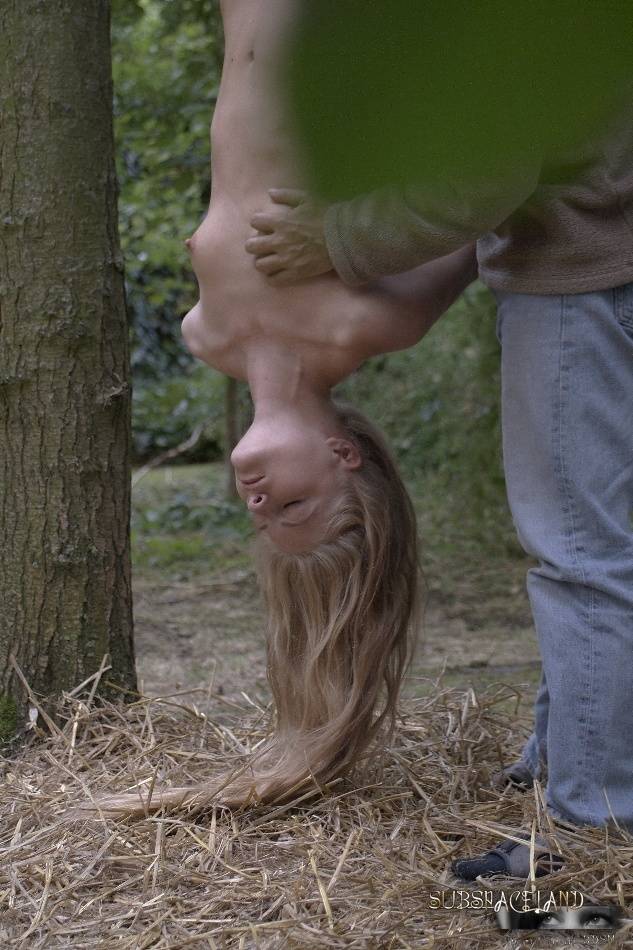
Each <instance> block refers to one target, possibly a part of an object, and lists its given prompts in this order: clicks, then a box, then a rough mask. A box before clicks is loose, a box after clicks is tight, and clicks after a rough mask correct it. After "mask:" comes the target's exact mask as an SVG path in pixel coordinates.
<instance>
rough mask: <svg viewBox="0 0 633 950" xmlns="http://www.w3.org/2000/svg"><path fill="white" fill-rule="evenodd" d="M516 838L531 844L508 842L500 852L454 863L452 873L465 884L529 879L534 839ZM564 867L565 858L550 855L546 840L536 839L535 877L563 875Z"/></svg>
mask: <svg viewBox="0 0 633 950" xmlns="http://www.w3.org/2000/svg"><path fill="white" fill-rule="evenodd" d="M516 837H517V838H522V839H523V840H524V841H527V844H520V843H519V842H517V841H510V840H506V841H504V842H503V843H502V844H500V845H498V846H497V847H496V848H492V849H491V850H490V851H486V853H485V854H483V855H481V857H478V858H463V859H461V860H460V861H453V863H452V864H451V870H452V871H453V873H454V874H455V875H456V876H457V877H461V878H462V879H463V880H465V881H474V880H475V879H476V878H478V877H491V876H492V875H493V874H504V875H505V876H507V877H520V878H524V879H527V878H528V877H529V876H530V835H527V834H524V833H523V832H519V833H518V834H517V835H516ZM563 863H564V859H563V857H562V855H560V854H554V853H553V852H552V851H550V850H549V846H548V845H547V844H546V842H545V841H543V839H542V838H538V837H537V838H536V839H535V842H534V875H535V877H543V876H544V875H546V874H552V873H553V872H554V871H560V869H561V868H562V866H563Z"/></svg>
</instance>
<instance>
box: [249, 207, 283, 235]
mask: <svg viewBox="0 0 633 950" xmlns="http://www.w3.org/2000/svg"><path fill="white" fill-rule="evenodd" d="M285 220H286V215H285V214H269V213H268V212H266V211H257V212H256V213H255V214H254V215H253V217H252V218H251V227H252V228H255V230H256V231H264V232H265V233H267V234H272V232H273V231H275V230H276V228H277V227H278V226H279V224H280V223H281V222H282V221H285Z"/></svg>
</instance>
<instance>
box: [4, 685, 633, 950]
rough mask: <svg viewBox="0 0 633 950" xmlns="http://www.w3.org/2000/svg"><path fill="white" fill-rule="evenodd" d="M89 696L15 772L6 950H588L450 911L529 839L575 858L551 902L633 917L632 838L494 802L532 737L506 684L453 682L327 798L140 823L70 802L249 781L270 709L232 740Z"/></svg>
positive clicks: (147, 709) (533, 808) (138, 705)
mask: <svg viewBox="0 0 633 950" xmlns="http://www.w3.org/2000/svg"><path fill="white" fill-rule="evenodd" d="M93 686H94V684H93ZM93 694H94V689H93V690H91V691H90V693H88V689H87V688H86V689H84V691H83V693H81V692H79V691H77V690H75V691H74V694H72V695H67V696H65V697H64V700H63V702H62V703H61V705H60V712H59V718H58V719H57V723H58V725H57V726H56V725H55V724H54V723H52V722H49V724H48V726H47V728H46V729H40V726H41V725H44V723H43V721H42V720H43V719H44V718H45V714H44V713H43V711H42V710H41V709H40V710H37V709H36V708H35V707H34V711H33V730H32V735H33V740H32V741H30V742H29V743H28V744H27V746H26V747H23V748H22V750H21V751H19V752H18V753H17V754H15V755H13V756H11V757H6V758H4V759H3V760H2V766H3V781H2V790H1V799H0V809H1V835H0V855H1V861H0V947H2V948H5V947H23V948H29V950H35V948H40V947H45V948H47V950H49V948H50V950H52V948H57V947H72V948H77V950H80V948H83V947H103V948H110V947H112V948H114V947H121V948H124V947H125V948H146V947H155V948H167V947H170V948H175V947H191V948H198V947H200V948H206V947H218V948H220V947H221V948H225V947H226V948H242V947H244V948H255V947H261V948H273V947H274V948H278V947H279V948H282V947H288V948H312V947H315V948H330V947H331V948H348V950H351V948H373V947H375V948H401V947H402V948H406V947H416V948H418V947H419V948H422V947H433V948H459V950H468V948H482V950H483V948H486V950H490V948H496V947H510V948H512V947H519V946H522V947H523V946H526V945H527V946H557V945H559V944H564V945H565V946H570V945H571V946H585V945H586V941H585V942H583V940H582V937H580V936H579V937H578V938H574V937H573V936H572V935H570V934H562V933H561V934H559V935H556V934H554V933H552V932H550V933H549V934H542V933H540V934H539V933H538V932H535V933H532V934H531V935H528V934H523V935H522V932H515V934H514V936H513V935H511V934H502V933H500V932H499V931H498V930H497V928H496V922H495V919H494V915H493V914H492V912H491V911H490V910H472V909H471V910H467V909H464V910H461V911H457V910H455V909H451V907H450V906H449V905H450V904H451V902H454V901H455V900H456V896H455V895H453V894H452V893H451V890H450V889H451V888H453V887H456V888H458V889H462V890H464V891H466V890H467V889H468V888H469V887H475V888H477V889H479V890H482V888H483V887H484V886H485V887H486V888H487V889H490V888H491V884H490V882H488V883H487V884H485V885H484V884H483V883H482V884H477V885H465V884H463V883H460V882H458V881H457V879H455V878H454V877H453V876H452V875H451V872H450V862H451V860H452V859H453V858H454V857H456V856H458V855H459V856H467V855H469V854H475V853H477V852H478V851H479V850H481V849H483V848H484V847H486V846H488V845H490V843H491V842H492V841H495V840H496V841H499V840H501V839H502V838H503V835H504V833H505V834H510V835H511V834H512V832H513V831H514V830H516V829H518V828H531V827H534V828H535V829H536V831H537V832H539V833H545V835H546V836H549V840H550V843H552V844H555V846H556V847H557V849H558V850H559V851H560V852H561V853H562V854H564V855H565V857H566V859H567V864H566V867H565V870H564V871H563V872H560V873H558V874H556V875H555V876H552V877H551V878H546V879H540V880H538V881H537V884H536V886H537V887H539V888H540V889H541V890H543V889H545V888H546V889H548V890H559V889H567V890H569V889H571V888H575V889H580V890H582V892H583V893H584V894H585V895H586V896H590V897H591V898H592V899H593V901H594V902H614V903H619V904H620V905H621V906H622V908H623V909H624V911H625V913H626V909H627V904H630V903H631V902H633V875H632V873H631V858H632V857H633V838H631V836H630V835H627V834H625V833H623V832H620V831H618V829H617V828H612V829H609V830H607V829H602V830H598V829H591V830H589V831H581V830H575V831H574V830H566V829H561V828H560V827H559V826H553V825H552V824H551V823H550V822H549V820H548V817H547V815H546V813H545V812H544V809H543V804H542V791H541V790H540V788H539V787H538V786H537V788H536V791H535V792H534V793H533V792H528V793H526V794H520V793H518V792H516V791H510V790H506V791H504V792H500V791H496V790H494V789H493V788H492V786H491V775H492V774H493V773H494V772H496V771H497V770H498V768H499V767H500V766H501V765H503V764H507V763H508V762H509V761H511V760H512V757H513V755H514V754H515V753H516V752H517V751H518V749H519V747H520V744H521V740H522V738H523V736H524V735H525V727H526V723H525V722H519V723H518V728H517V720H516V718H515V716H514V713H513V709H512V706H513V702H514V699H516V697H515V695H514V691H513V690H512V689H510V688H509V687H507V686H502V685H499V686H494V687H490V688H488V689H487V690H486V691H485V692H484V693H482V694H481V695H480V696H475V695H474V693H473V692H472V691H466V692H464V691H456V690H447V689H442V688H441V687H440V686H439V685H438V686H437V687H436V689H435V690H434V692H433V694H432V695H431V696H430V697H429V698H425V699H422V700H417V701H409V702H408V704H407V705H406V706H405V707H404V708H403V712H402V716H401V720H400V723H399V729H398V732H397V735H396V737H395V739H394V742H393V744H392V745H391V746H390V747H389V748H387V749H385V750H384V756H383V757H382V761H381V757H380V756H378V755H376V754H374V755H373V756H372V757H370V759H369V760H368V761H367V762H366V763H365V765H364V767H363V770H359V771H358V772H357V774H356V775H354V776H350V777H349V778H348V779H345V780H339V781H337V782H335V783H333V784H332V785H330V786H329V787H328V788H325V789H322V790H321V793H320V794H318V795H316V796H314V795H313V797H312V798H307V797H305V796H304V797H303V798H302V799H299V800H298V801H295V802H293V803H292V804H291V805H282V806H278V807H275V806H267V807H262V806H259V807H253V808H250V809H247V810H244V811H242V812H236V811H234V812H232V813H231V812H230V811H228V810H227V809H225V808H216V809H212V810H211V811H210V812H209V811H207V812H206V813H203V814H192V813H189V814H186V813H185V814H182V813H181V814H169V815H165V814H159V815H157V816H153V817H146V818H141V819H140V820H131V819H129V818H128V819H124V820H121V819H113V818H108V817H106V816H99V815H98V814H97V815H96V816H91V815H90V814H89V813H88V812H78V811H77V810H76V807H75V806H77V805H79V804H81V803H83V802H86V801H89V800H90V798H91V796H94V795H96V794H101V793H103V792H114V791H120V790H123V789H128V788H131V787H133V786H134V785H135V784H137V783H138V786H139V787H141V788H143V789H144V790H145V794H147V791H148V789H149V786H150V785H151V784H152V782H155V783H160V784H174V785H176V784H188V783H189V782H191V783H192V784H194V783H196V782H199V781H202V780H204V779H205V778H206V777H209V776H212V775H214V774H217V773H218V772H221V771H224V770H225V769H226V766H227V761H231V762H232V763H234V764H235V765H236V766H237V765H239V764H240V763H243V762H244V761H245V760H246V756H247V755H248V753H249V751H250V750H252V749H253V748H254V747H255V746H256V745H257V744H258V743H259V742H260V741H261V740H262V739H263V737H264V736H265V735H266V730H267V726H268V712H267V711H266V710H258V709H254V707H253V705H252V704H251V705H249V706H248V707H245V709H244V710H243V711H242V712H239V713H238V712H236V713H235V718H234V720H233V721H232V722H231V724H230V726H228V725H226V724H221V723H220V722H219V721H214V720H213V719H212V718H211V717H208V716H204V715H203V714H201V713H200V712H199V711H198V710H197V709H196V707H195V706H190V705H186V704H184V702H183V697H175V698H174V697H162V698H159V697H155V698H148V697H140V698H139V699H138V700H137V701H136V702H133V703H132V704H128V705H126V706H123V705H116V704H104V703H103V702H100V701H99V700H95V698H94V695H93ZM33 702H34V703H35V700H33ZM73 808H74V810H73ZM544 881H547V884H545V883H544ZM504 883H505V884H506V886H507V887H508V888H511V889H515V890H516V888H517V887H522V886H523V885H521V884H517V882H516V881H512V882H508V881H505V882H504V880H503V879H500V878H498V879H496V881H495V882H494V887H495V889H498V888H499V887H501V886H503V884H504ZM526 886H527V887H528V888H529V886H530V885H529V882H528V884H527V885H526ZM447 889H448V890H447ZM442 890H445V891H447V893H445V895H444V904H445V905H446V906H444V907H442V906H439V907H438V906H437V905H438V903H440V899H439V898H438V893H439V892H440V891H442ZM457 899H459V895H458V896H457ZM461 899H462V900H463V895H461ZM628 933H629V929H628V925H627V923H626V922H625V925H624V927H623V928H622V929H621V930H620V931H619V932H618V933H617V934H616V935H615V938H611V939H612V944H611V945H612V946H618V947H620V946H633V935H632V936H631V937H630V938H629V937H628ZM544 938H545V939H544ZM576 939H577V940H578V942H577V943H575V942H574V940H576ZM597 939H599V938H597ZM570 940H571V943H570ZM600 942H602V941H600Z"/></svg>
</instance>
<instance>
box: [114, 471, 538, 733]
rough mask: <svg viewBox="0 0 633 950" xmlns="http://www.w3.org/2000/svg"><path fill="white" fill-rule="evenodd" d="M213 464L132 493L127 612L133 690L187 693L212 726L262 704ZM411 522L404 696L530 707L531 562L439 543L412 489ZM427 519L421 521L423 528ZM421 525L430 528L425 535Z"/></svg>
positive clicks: (253, 641) (238, 518) (254, 596)
mask: <svg viewBox="0 0 633 950" xmlns="http://www.w3.org/2000/svg"><path fill="white" fill-rule="evenodd" d="M223 479H224V473H223V470H222V466H220V465H213V464H209V465H186V466H169V467H163V468H161V469H158V470H154V471H151V472H149V473H148V474H147V475H146V476H144V477H143V478H142V479H141V480H140V481H139V482H138V485H136V486H135V488H134V493H133V522H132V524H133V530H132V538H133V566H134V613H135V641H136V655H137V669H138V674H139V688H140V689H141V691H142V692H144V693H146V694H149V695H167V694H173V693H176V692H180V691H185V690H195V692H192V693H191V695H190V696H188V697H184V696H183V701H186V702H190V703H195V704H196V706H197V707H198V708H199V709H201V710H202V711H205V712H207V713H208V714H209V713H210V714H212V715H213V716H214V717H215V718H216V719H219V720H220V721H222V720H224V721H226V720H230V718H231V716H235V715H236V707H237V708H238V709H242V710H243V709H244V707H245V705H246V706H248V700H246V699H245V696H244V694H246V696H247V697H249V698H250V700H252V701H253V702H255V703H257V704H264V705H265V704H266V703H267V702H269V700H270V693H269V690H268V686H267V682H266V674H265V651H264V632H263V614H262V609H261V606H260V602H259V596H258V592H257V585H256V579H255V574H254V571H253V569H252V565H251V559H250V554H249V543H250V532H249V528H248V523H247V520H246V518H245V516H244V515H243V514H242V512H241V510H240V507H239V506H240V504H241V503H240V502H237V503H233V504H231V503H227V502H226V501H224V499H223V497H222V490H221V486H222V483H223ZM411 492H412V495H413V497H414V501H415V503H416V508H417V510H418V512H419V515H420V535H421V538H422V541H423V553H422V564H423V570H424V575H425V580H426V585H427V603H426V610H425V617H424V624H423V629H422V631H421V635H420V638H419V646H418V649H417V653H416V657H415V660H414V663H413V665H412V668H411V670H410V672H409V675H408V676H407V680H406V684H405V691H404V695H405V696H407V695H409V696H420V695H423V694H426V693H428V692H430V691H432V690H433V689H435V688H436V686H435V684H436V683H437V681H438V677H441V684H442V685H444V686H454V687H458V688H464V689H466V688H468V687H469V686H473V687H474V688H475V690H479V689H482V688H485V686H487V685H488V684H490V683H493V682H503V683H507V684H512V685H515V686H517V687H518V688H519V689H520V691H521V702H522V704H523V705H522V710H523V711H525V710H526V709H528V708H529V706H530V705H531V703H532V700H533V696H534V691H535V688H536V684H537V683H538V678H539V671H540V663H539V659H538V647H537V642H536V635H535V632H534V629H533V626H532V623H531V617H530V610H529V605H528V601H527V596H526V593H525V572H526V570H527V568H528V567H529V566H530V561H529V559H527V558H526V557H524V556H522V555H520V554H519V553H518V550H516V551H514V552H513V553H512V554H509V553H507V552H506V553H505V554H504V553H503V547H502V548H501V553H500V550H499V549H496V550H494V551H493V552H488V551H486V550H484V549H482V547H481V545H478V544H477V543H473V541H472V540H469V539H468V538H467V537H460V536H459V533H458V534H457V536H456V537H455V536H453V537H451V538H450V539H448V538H447V537H444V536H443V534H442V531H441V529H440V530H439V531H438V528H437V525H435V526H434V527H433V526H432V525H431V522H432V519H431V518H430V517H428V516H429V513H430V511H431V510H432V508H433V504H432V502H429V501H428V496H427V497H426V498H425V497H424V496H423V495H421V493H420V489H419V486H418V488H417V490H416V487H415V486H414V487H412V488H411ZM427 521H428V524H427V523H426V522H427ZM427 529H428V530H427Z"/></svg>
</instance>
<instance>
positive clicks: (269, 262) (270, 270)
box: [255, 254, 283, 277]
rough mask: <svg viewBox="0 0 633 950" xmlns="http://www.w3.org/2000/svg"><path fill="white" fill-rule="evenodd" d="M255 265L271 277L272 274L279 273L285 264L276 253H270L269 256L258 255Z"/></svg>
mask: <svg viewBox="0 0 633 950" xmlns="http://www.w3.org/2000/svg"><path fill="white" fill-rule="evenodd" d="M255 267H256V268H257V270H258V271H260V272H261V273H262V274H266V276H267V277H270V276H271V275H272V274H276V273H278V272H279V271H280V270H281V268H282V267H283V264H282V263H281V261H280V260H279V258H278V257H277V255H276V254H269V255H268V257H258V258H257V259H256V260H255Z"/></svg>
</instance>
